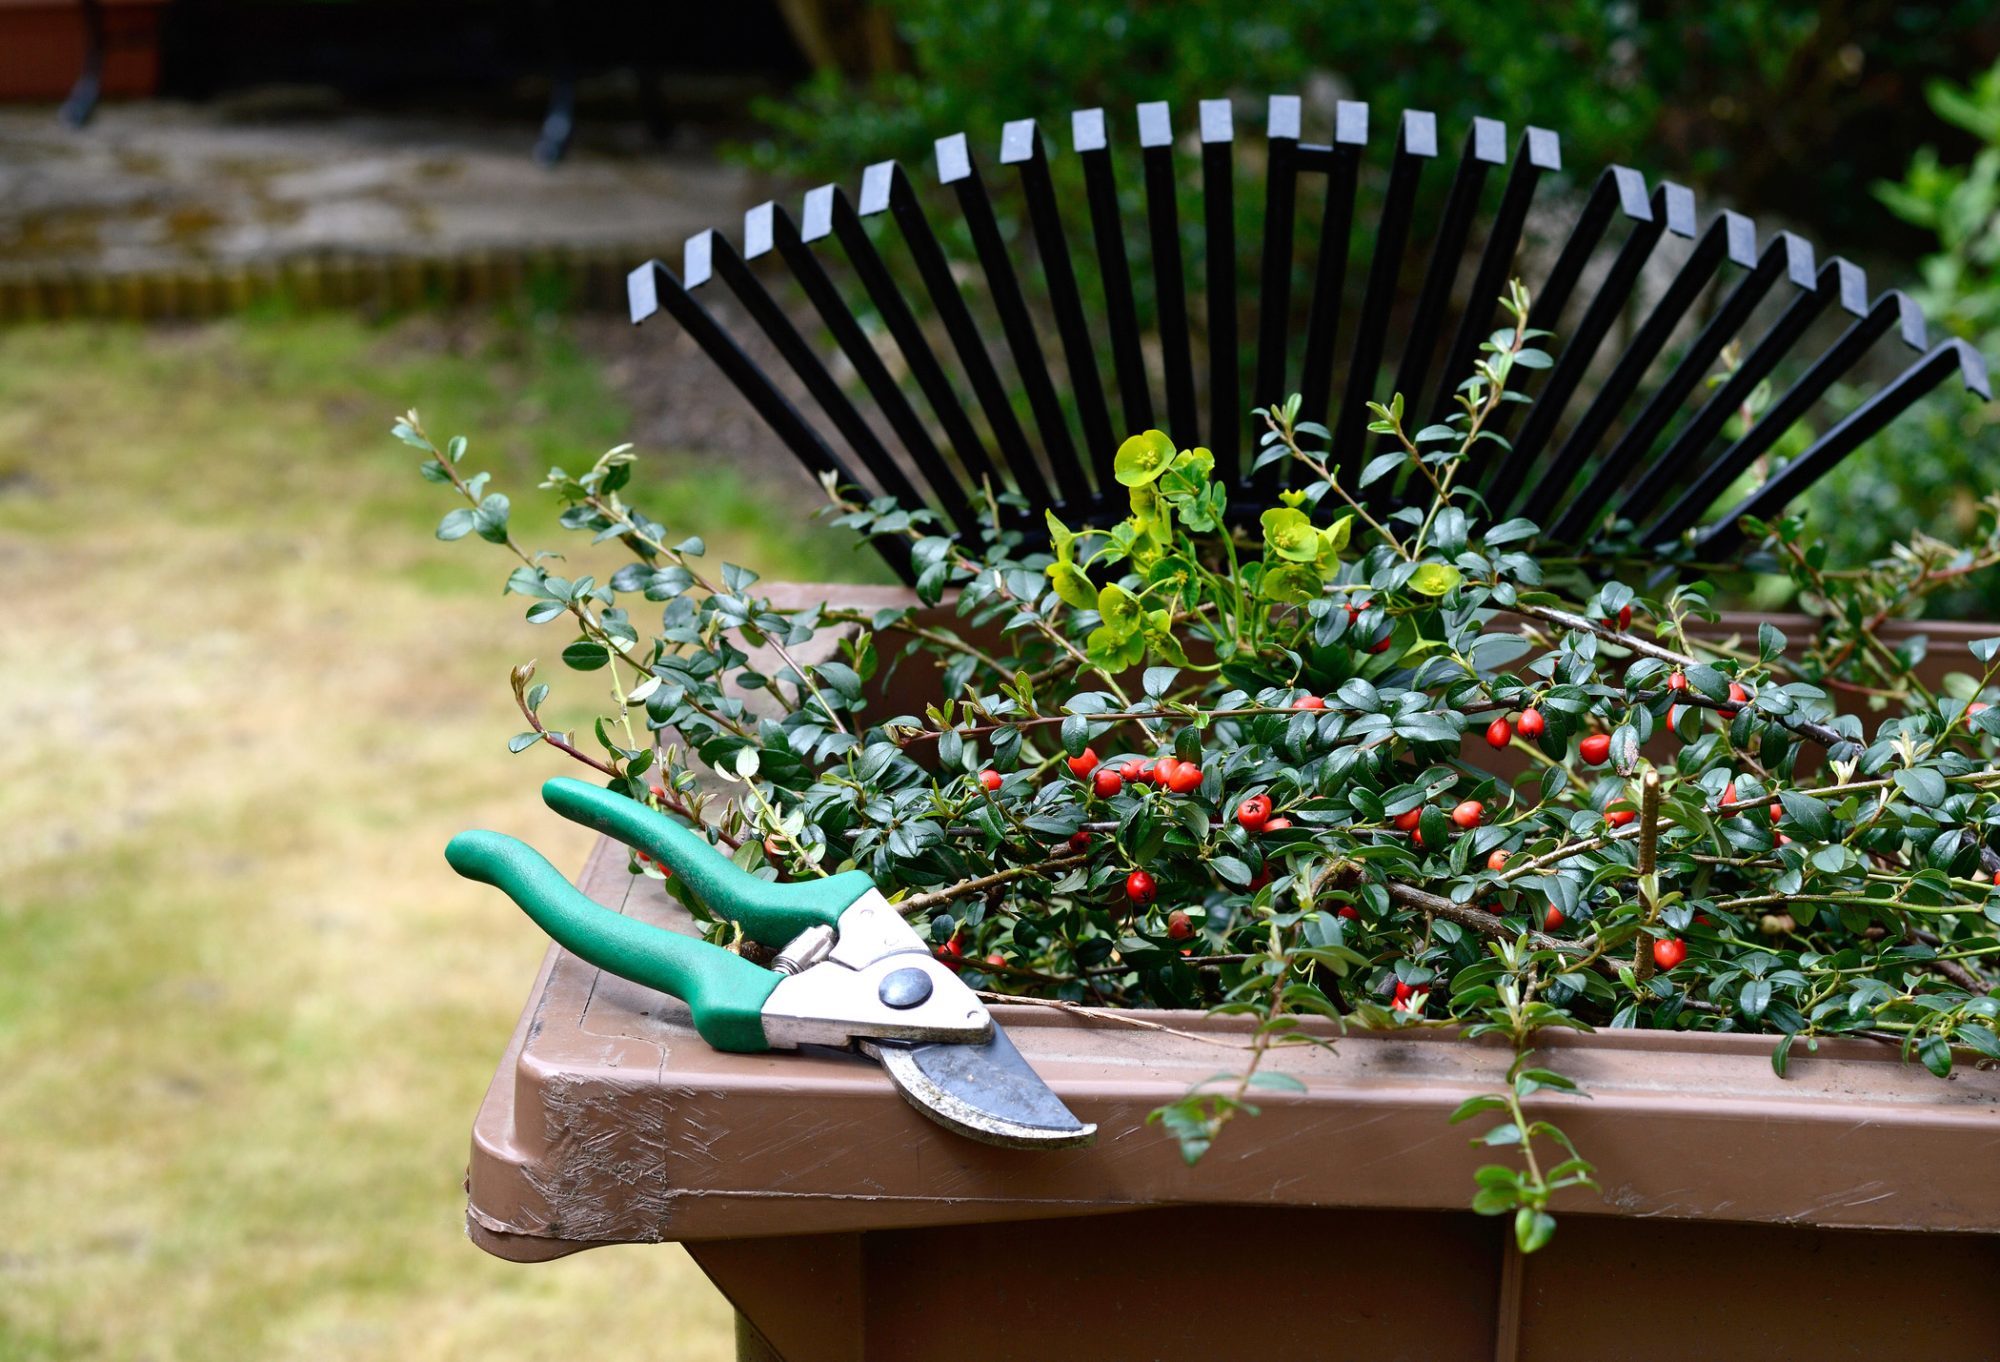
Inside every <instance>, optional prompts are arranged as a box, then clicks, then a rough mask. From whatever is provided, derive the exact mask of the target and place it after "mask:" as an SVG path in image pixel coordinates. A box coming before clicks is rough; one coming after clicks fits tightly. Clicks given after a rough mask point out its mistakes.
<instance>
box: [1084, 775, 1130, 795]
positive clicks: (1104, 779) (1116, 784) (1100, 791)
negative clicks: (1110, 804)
mask: <svg viewBox="0 0 2000 1362" xmlns="http://www.w3.org/2000/svg"><path fill="white" fill-rule="evenodd" d="M1090 779H1091V784H1092V785H1093V786H1094V787H1095V788H1096V790H1097V796H1098V798H1100V799H1109V798H1111V796H1113V795H1115V794H1117V793H1118V792H1119V791H1120V790H1122V789H1124V788H1125V778H1124V777H1123V776H1121V775H1119V774H1118V773H1117V772H1116V771H1113V770H1111V769H1110V768H1109V767H1105V768H1103V769H1100V770H1099V771H1098V772H1097V773H1096V774H1094V775H1093V776H1091V778H1090Z"/></svg>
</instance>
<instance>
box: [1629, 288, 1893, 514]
mask: <svg viewBox="0 0 2000 1362" xmlns="http://www.w3.org/2000/svg"><path fill="white" fill-rule="evenodd" d="M1834 298H1840V304H1842V306H1844V308H1846V310H1848V312H1854V314H1862V312H1866V310H1868V280H1866V276H1862V272H1860V270H1858V268H1856V266H1852V264H1848V262H1846V260H1840V258H1838V256H1836V258H1834V260H1828V262H1826V266H1824V268H1822V270H1820V276H1818V282H1816V284H1814V290H1812V292H1810V294H1800V296H1798V298H1794V300H1792V304H1790V306H1788V308H1786V310H1784V312H1782V314H1778V320H1776V322H1772V324H1770V328H1768V330H1766V332H1764V334H1762V336H1760V338H1758V342H1756V346H1752V348H1750V354H1748V356H1744V362H1742V364H1740V366H1738V368H1736V372H1734V374H1730V380H1728V382H1726V384H1722V388H1720V390H1716V392H1712V394H1708V398H1706V400H1704V402H1702V406H1700V408H1696V412H1694V418H1692V420H1688V424H1686V426H1682V428H1680V432H1678V434H1676V436H1674V438H1672V442H1668V446H1666V450H1664V452H1662V454H1660V458H1656V460H1654V464H1652V468H1648V470H1646V476H1644V478H1640V486H1638V488H1634V492H1632V496H1630V498H1626V504H1624V506H1622V508H1620V514H1624V516H1628V518H1630V520H1634V522H1636V520H1638V510H1640V506H1658V504H1660V502H1662V500H1664V498H1666V494H1668V492H1670V490H1672V488H1674V486H1676V484H1680V480H1682V478H1686V476H1688V474H1690V472H1692V470H1694V458H1696V456H1698V454H1700V452H1702V450H1704V448H1708V442H1710V440H1714V436H1716V434H1718V432H1720V430H1722V426H1724V422H1728V418H1730V414H1732V412H1734V410H1736V408H1738V404H1740V402H1742V400H1744V398H1746V396H1748V394H1750V392H1754V390H1756V384H1758V382H1762V380H1764V376H1766V374H1770V372H1772V370H1774V368H1776V366H1778V362H1780V360H1784V356H1786V354H1790V350H1792V346H1794V344H1798V338H1800V336H1804V334H1806V328H1810V326H1812V322H1814V320H1818V316H1820V312H1824V310H1826V306H1828V304H1830V302H1832V300H1834ZM1724 394H1726V396H1728V404H1726V406H1724V404H1722V398H1724ZM1640 498H1644V500H1640Z"/></svg>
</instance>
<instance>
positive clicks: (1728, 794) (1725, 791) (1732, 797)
mask: <svg viewBox="0 0 2000 1362" xmlns="http://www.w3.org/2000/svg"><path fill="white" fill-rule="evenodd" d="M1719 802H1721V803H1723V804H1734V803H1735V802H1736V782H1735V781H1734V780H1731V781H1730V782H1729V783H1728V784H1727V785H1725V786H1723V787H1722V799H1721V800H1720V801H1719Z"/></svg>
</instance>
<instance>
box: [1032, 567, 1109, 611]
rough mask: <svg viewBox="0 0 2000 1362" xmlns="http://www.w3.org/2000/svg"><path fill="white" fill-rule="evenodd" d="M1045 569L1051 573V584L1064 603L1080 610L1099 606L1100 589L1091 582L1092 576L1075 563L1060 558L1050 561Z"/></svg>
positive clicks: (1094, 608)
mask: <svg viewBox="0 0 2000 1362" xmlns="http://www.w3.org/2000/svg"><path fill="white" fill-rule="evenodd" d="M1043 571H1045V572H1047V573H1048V575H1049V585H1050V586H1051V587H1053V588H1054V589H1055V593H1056V596H1057V598H1058V599H1060V600H1061V601H1062V603H1063V604H1064V605H1071V606H1075V607H1076V608H1077V609H1078V610H1096V609H1097V608H1098V604H1097V602H1098V590H1097V588H1096V587H1094V586H1092V585H1091V584H1090V578H1089V577H1088V576H1087V575H1085V573H1084V570H1083V569H1082V568H1080V567H1078V566H1077V565H1076V564H1075V563H1067V562H1062V561H1060V560H1058V561H1056V562H1053V563H1050V564H1049V565H1048V567H1046V568H1044V569H1043Z"/></svg>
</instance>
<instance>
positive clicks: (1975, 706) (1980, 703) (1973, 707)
mask: <svg viewBox="0 0 2000 1362" xmlns="http://www.w3.org/2000/svg"><path fill="white" fill-rule="evenodd" d="M1991 708H1993V706H1991V705H1989V704H1987V703H1986V702H1985V701H1984V700H1974V701H1973V702H1972V703H1971V704H1969V705H1967V706H1966V707H1965V713H1966V716H1967V717H1968V718H1969V717H1971V716H1972V715H1974V714H1977V713H1979V711H1981V710H1982V709H1991Z"/></svg>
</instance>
